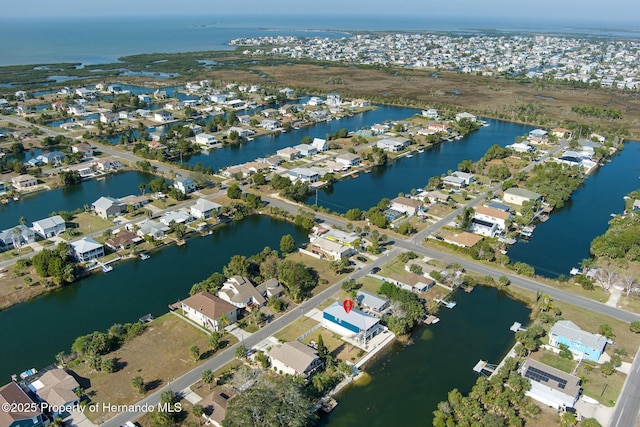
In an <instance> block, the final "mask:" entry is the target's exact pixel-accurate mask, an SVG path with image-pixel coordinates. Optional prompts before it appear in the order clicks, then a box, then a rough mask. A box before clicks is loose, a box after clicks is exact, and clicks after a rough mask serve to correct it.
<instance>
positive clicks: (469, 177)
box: [452, 171, 475, 185]
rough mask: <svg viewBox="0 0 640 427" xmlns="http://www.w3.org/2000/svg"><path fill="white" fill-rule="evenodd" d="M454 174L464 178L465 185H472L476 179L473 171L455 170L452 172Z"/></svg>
mask: <svg viewBox="0 0 640 427" xmlns="http://www.w3.org/2000/svg"><path fill="white" fill-rule="evenodd" d="M452 175H453V176H455V177H456V178H460V179H462V180H463V182H464V185H471V184H472V183H473V181H474V180H475V178H474V176H473V174H472V173H467V172H460V171H455V172H454V173H452Z"/></svg>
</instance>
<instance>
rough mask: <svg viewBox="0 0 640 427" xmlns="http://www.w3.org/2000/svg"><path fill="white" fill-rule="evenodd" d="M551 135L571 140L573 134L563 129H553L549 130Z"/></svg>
mask: <svg viewBox="0 0 640 427" xmlns="http://www.w3.org/2000/svg"><path fill="white" fill-rule="evenodd" d="M551 134H553V135H555V136H556V137H558V138H560V139H571V138H572V137H573V132H571V131H570V130H569V129H565V128H553V129H551Z"/></svg>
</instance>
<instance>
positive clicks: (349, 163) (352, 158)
mask: <svg viewBox="0 0 640 427" xmlns="http://www.w3.org/2000/svg"><path fill="white" fill-rule="evenodd" d="M361 161H362V160H361V159H360V156H358V155H357V154H353V153H340V154H338V155H337V156H336V163H340V164H341V165H343V166H346V167H355V166H360V163H361Z"/></svg>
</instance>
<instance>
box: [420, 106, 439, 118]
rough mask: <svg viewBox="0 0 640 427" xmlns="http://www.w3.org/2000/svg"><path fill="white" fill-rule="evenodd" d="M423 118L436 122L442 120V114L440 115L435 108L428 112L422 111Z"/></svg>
mask: <svg viewBox="0 0 640 427" xmlns="http://www.w3.org/2000/svg"><path fill="white" fill-rule="evenodd" d="M422 117H428V118H430V119H434V120H435V119H439V118H440V114H438V110H436V109H435V108H429V109H428V110H422Z"/></svg>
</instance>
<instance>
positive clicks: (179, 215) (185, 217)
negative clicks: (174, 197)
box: [160, 211, 193, 227]
mask: <svg viewBox="0 0 640 427" xmlns="http://www.w3.org/2000/svg"><path fill="white" fill-rule="evenodd" d="M191 221H193V218H192V217H191V215H189V213H188V212H186V211H171V212H167V213H165V214H164V215H163V216H162V218H160V222H161V223H163V224H164V225H166V226H167V227H169V226H171V223H172V222H175V223H176V224H185V223H187V222H191Z"/></svg>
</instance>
